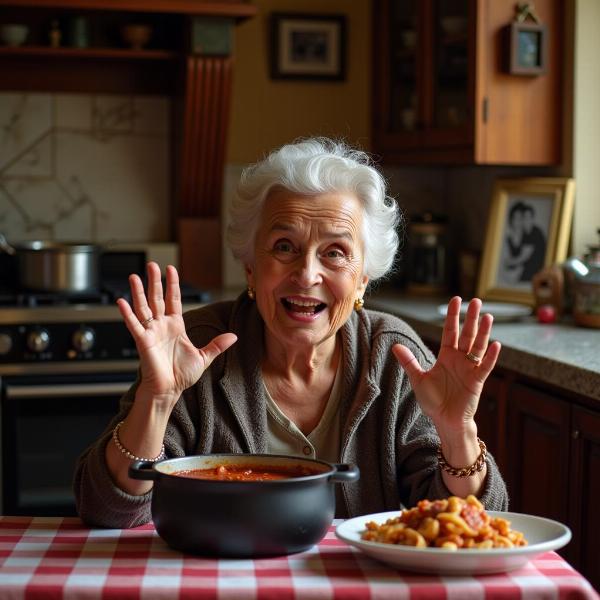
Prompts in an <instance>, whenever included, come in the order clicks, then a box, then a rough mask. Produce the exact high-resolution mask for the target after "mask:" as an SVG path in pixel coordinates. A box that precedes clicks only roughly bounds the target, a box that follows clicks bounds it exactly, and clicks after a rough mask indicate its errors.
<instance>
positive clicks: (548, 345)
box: [365, 290, 600, 400]
mask: <svg viewBox="0 0 600 600" xmlns="http://www.w3.org/2000/svg"><path fill="white" fill-rule="evenodd" d="M447 300H448V299H446V298H444V299H442V298H426V297H416V296H408V295H406V294H403V293H402V292H401V291H396V292H394V291H387V290H386V291H381V292H377V291H376V292H374V293H372V294H371V295H369V296H367V297H366V302H365V306H366V307H367V308H371V309H374V310H381V311H384V312H389V313H392V314H395V315H397V316H399V317H401V318H402V319H404V320H405V321H406V322H407V323H409V324H410V325H411V326H412V327H413V328H414V329H415V331H416V332H417V333H418V334H419V335H420V336H421V337H423V338H425V339H429V340H434V341H439V339H440V338H441V333H442V326H443V317H442V316H441V315H440V314H439V312H438V306H439V305H440V304H443V303H446V302H447ZM492 339H494V340H498V341H499V342H500V343H501V344H502V350H501V352H500V356H499V358H498V363H497V365H498V366H499V367H503V368H506V369H510V370H511V371H515V372H516V373H519V374H522V375H527V376H529V377H534V378H536V379H539V380H541V381H544V382H546V383H549V384H552V385H554V386H556V387H559V388H562V389H565V390H568V391H572V392H575V393H577V394H581V395H583V396H588V397H590V398H594V399H596V400H600V330H598V329H587V328H583V327H577V326H576V325H574V324H573V323H572V321H571V320H570V319H564V320H562V321H561V322H560V323H553V324H540V323H538V322H537V320H536V319H535V317H533V316H527V317H521V318H520V319H518V320H516V321H513V322H506V321H504V322H501V320H500V319H496V321H495V322H494V326H493V329H492Z"/></svg>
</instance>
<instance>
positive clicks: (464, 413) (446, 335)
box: [392, 296, 500, 436]
mask: <svg viewBox="0 0 600 600" xmlns="http://www.w3.org/2000/svg"><path fill="white" fill-rule="evenodd" d="M460 306H461V299H460V298H459V297H457V296H456V297H454V298H452V299H451V300H450V302H449V303H448V312H447V315H446V320H445V322H444V330H443V334H442V343H441V348H440V352H439V354H438V357H437V360H436V362H435V364H434V365H433V367H432V368H431V369H430V370H429V371H424V370H423V369H422V368H421V366H420V365H419V363H418V362H417V360H416V359H415V357H414V355H413V353H412V352H411V351H410V350H409V349H408V348H407V347H405V346H403V345H401V344H396V345H395V346H394V347H393V348H392V351H393V353H394V355H395V356H396V358H397V359H398V362H399V363H400V365H401V366H402V367H403V368H404V370H405V371H406V373H407V375H408V378H409V380H410V383H411V386H412V388H413V390H414V392H415V396H416V398H417V401H418V402H419V404H420V406H421V409H422V410H423V412H424V413H425V414H426V415H428V416H429V417H430V418H431V419H432V421H433V423H434V424H435V426H436V428H437V430H438V432H439V433H440V435H444V434H447V435H449V436H454V435H456V434H460V433H461V432H464V431H467V430H469V429H470V428H471V427H472V425H473V418H474V416H475V412H476V410H477V405H478V403H479V397H480V396H481V391H482V389H483V384H484V382H485V380H486V379H487V377H488V375H489V374H490V372H491V371H492V369H493V368H494V365H495V364H496V360H497V359H498V354H499V353H500V343H499V342H492V343H491V344H489V345H488V343H489V338H490V332H491V329H492V321H493V317H492V315H490V314H484V315H483V316H482V317H481V320H480V319H479V311H480V310H481V300H479V299H478V298H474V299H473V300H471V302H470V303H469V307H468V309H467V314H466V318H465V322H464V324H463V327H462V329H460V323H459V314H460Z"/></svg>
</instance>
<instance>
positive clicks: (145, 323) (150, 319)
mask: <svg viewBox="0 0 600 600" xmlns="http://www.w3.org/2000/svg"><path fill="white" fill-rule="evenodd" d="M152 321H154V317H148V318H147V319H144V320H143V321H140V323H141V324H142V325H144V327H145V326H146V325H148V323H150V322H152Z"/></svg>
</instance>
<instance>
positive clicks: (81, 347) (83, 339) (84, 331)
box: [72, 327, 96, 352]
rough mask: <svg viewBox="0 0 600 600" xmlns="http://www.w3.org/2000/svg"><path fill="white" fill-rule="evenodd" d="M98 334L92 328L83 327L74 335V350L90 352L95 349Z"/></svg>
mask: <svg viewBox="0 0 600 600" xmlns="http://www.w3.org/2000/svg"><path fill="white" fill-rule="evenodd" d="M95 341H96V334H95V333H94V330H93V329H92V328H91V327H81V328H80V329H78V330H77V331H76V332H75V333H74V334H73V339H72V342H73V348H75V350H77V351H78V352H88V351H89V350H91V349H92V348H93V347H94V342H95Z"/></svg>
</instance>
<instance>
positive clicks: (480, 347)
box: [467, 313, 494, 358]
mask: <svg viewBox="0 0 600 600" xmlns="http://www.w3.org/2000/svg"><path fill="white" fill-rule="evenodd" d="M493 322H494V317H493V316H492V315H490V314H489V313H486V314H485V315H483V316H482V317H481V321H480V323H479V330H478V331H477V335H476V336H475V340H474V341H473V344H472V345H471V347H470V349H469V350H467V352H471V354H474V355H475V356H478V357H479V358H483V356H484V355H485V353H486V352H487V349H488V343H489V341H490V333H491V332H492V323H493Z"/></svg>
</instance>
